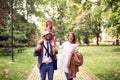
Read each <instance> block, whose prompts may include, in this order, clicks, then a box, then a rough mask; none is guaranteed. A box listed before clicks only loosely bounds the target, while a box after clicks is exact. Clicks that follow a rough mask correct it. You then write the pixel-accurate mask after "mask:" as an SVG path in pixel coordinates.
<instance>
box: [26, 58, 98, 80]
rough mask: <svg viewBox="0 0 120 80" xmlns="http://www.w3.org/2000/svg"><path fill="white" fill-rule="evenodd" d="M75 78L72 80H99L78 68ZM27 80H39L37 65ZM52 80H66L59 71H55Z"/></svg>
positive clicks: (83, 69)
mask: <svg viewBox="0 0 120 80" xmlns="http://www.w3.org/2000/svg"><path fill="white" fill-rule="evenodd" d="M59 58H60V56H59ZM58 60H59V59H58ZM58 62H59V61H58ZM76 76H77V77H76V78H75V79H74V80H99V79H98V78H97V77H96V76H94V75H93V74H91V73H90V72H88V71H87V70H86V69H85V68H83V67H79V72H78V73H77V75H76ZM27 80H41V79H40V74H39V70H38V67H37V65H35V66H34V68H33V69H32V70H31V72H30V74H29V75H28V79H27ZM47 80H48V79H47ZM54 80H66V78H65V75H64V73H63V72H61V71H59V70H55V72H54Z"/></svg>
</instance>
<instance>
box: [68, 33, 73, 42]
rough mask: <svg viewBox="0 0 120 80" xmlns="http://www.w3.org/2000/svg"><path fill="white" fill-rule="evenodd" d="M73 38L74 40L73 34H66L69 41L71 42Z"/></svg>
mask: <svg viewBox="0 0 120 80" xmlns="http://www.w3.org/2000/svg"><path fill="white" fill-rule="evenodd" d="M73 40H74V36H73V34H69V35H68V41H69V42H70V43H73Z"/></svg>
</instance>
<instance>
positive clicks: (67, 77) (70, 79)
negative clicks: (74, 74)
mask: <svg viewBox="0 0 120 80" xmlns="http://www.w3.org/2000/svg"><path fill="white" fill-rule="evenodd" d="M65 76H66V79H67V80H73V78H69V75H68V73H66V72H65Z"/></svg>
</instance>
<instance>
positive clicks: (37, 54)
mask: <svg viewBox="0 0 120 80" xmlns="http://www.w3.org/2000/svg"><path fill="white" fill-rule="evenodd" d="M39 43H40V42H39V41H38V42H37V44H36V47H37V45H38V44H39ZM42 44H43V43H41V45H42ZM36 47H35V49H34V53H33V54H34V56H39V55H40V53H41V50H40V51H37V50H36Z"/></svg>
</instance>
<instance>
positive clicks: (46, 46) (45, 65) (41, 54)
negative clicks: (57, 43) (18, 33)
mask: <svg viewBox="0 0 120 80" xmlns="http://www.w3.org/2000/svg"><path fill="white" fill-rule="evenodd" d="M50 41H51V34H50V32H48V31H44V32H43V39H42V40H40V41H39V42H38V43H37V46H36V48H35V52H34V56H38V64H39V66H38V67H39V70H40V74H41V79H42V80H46V74H47V73H48V80H53V73H54V70H55V69H54V66H55V65H54V61H55V59H56V54H57V49H56V48H55V47H52V44H51V42H50Z"/></svg>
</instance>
